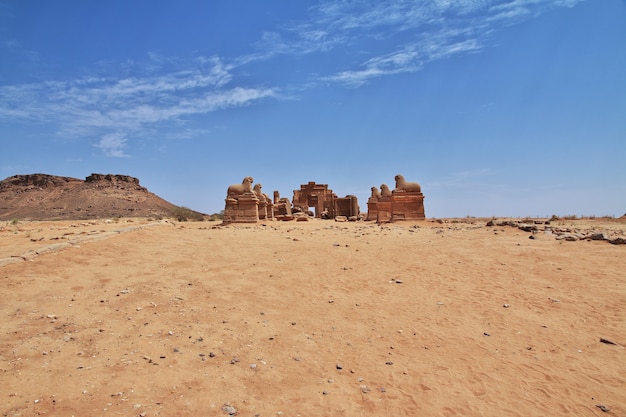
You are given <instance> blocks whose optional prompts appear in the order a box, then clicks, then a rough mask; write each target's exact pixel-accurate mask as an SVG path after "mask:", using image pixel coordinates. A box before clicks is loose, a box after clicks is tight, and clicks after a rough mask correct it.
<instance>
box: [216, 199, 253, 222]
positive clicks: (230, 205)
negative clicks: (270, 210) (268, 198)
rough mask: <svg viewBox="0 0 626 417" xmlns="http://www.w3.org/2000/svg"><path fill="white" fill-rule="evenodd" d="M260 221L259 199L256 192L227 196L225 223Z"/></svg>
mask: <svg viewBox="0 0 626 417" xmlns="http://www.w3.org/2000/svg"><path fill="white" fill-rule="evenodd" d="M258 221H259V199H258V198H257V196H256V195H254V193H243V194H240V195H238V196H236V197H228V198H226V208H225V209H224V224H230V223H257V222H258Z"/></svg>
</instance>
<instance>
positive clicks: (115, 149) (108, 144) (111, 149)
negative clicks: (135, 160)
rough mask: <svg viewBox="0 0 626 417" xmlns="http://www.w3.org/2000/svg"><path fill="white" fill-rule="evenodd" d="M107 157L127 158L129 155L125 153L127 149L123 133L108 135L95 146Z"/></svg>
mask: <svg viewBox="0 0 626 417" xmlns="http://www.w3.org/2000/svg"><path fill="white" fill-rule="evenodd" d="M95 147H96V148H98V149H100V151H102V153H103V154H104V155H106V156H112V157H115V158H125V157H128V155H127V154H126V153H125V152H124V148H126V137H125V136H124V135H123V134H121V133H108V134H106V135H104V136H102V138H100V141H99V142H98V143H97V144H96V145H95Z"/></svg>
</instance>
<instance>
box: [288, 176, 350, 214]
mask: <svg viewBox="0 0 626 417" xmlns="http://www.w3.org/2000/svg"><path fill="white" fill-rule="evenodd" d="M292 203H293V206H294V207H299V208H301V209H302V210H303V211H305V212H306V211H308V210H309V209H310V208H313V211H314V213H315V217H317V218H321V217H325V218H329V219H334V218H335V217H336V216H346V217H348V218H350V217H355V216H358V215H359V204H358V200H357V198H356V196H353V195H348V196H346V197H343V198H338V197H337V195H336V194H335V193H334V192H333V190H331V189H329V188H328V184H316V183H315V182H314V181H309V183H308V184H303V185H301V186H300V189H299V190H294V191H293V201H292ZM322 215H323V216H322Z"/></svg>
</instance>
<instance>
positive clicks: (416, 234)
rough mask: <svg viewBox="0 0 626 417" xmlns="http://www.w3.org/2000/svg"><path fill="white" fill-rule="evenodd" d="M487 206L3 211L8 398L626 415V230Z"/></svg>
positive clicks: (3, 359) (132, 412)
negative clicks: (563, 229) (251, 212)
mask: <svg viewBox="0 0 626 417" xmlns="http://www.w3.org/2000/svg"><path fill="white" fill-rule="evenodd" d="M485 223H486V221H482V220H464V221H450V222H447V223H437V222H433V221H428V220H427V221H420V222H401V223H394V224H387V225H376V224H374V223H371V222H354V223H339V222H334V221H323V220H311V221H307V222H295V221H291V222H267V223H265V224H256V225H249V226H247V225H237V224H234V225H231V226H228V227H216V225H217V224H216V223H213V222H198V223H191V222H189V223H176V222H169V221H153V220H147V219H146V220H137V219H135V220H132V221H130V220H120V221H116V222H111V221H109V222H105V221H100V220H99V221H93V222H80V221H76V222H71V221H62V222H32V223H29V222H26V223H17V224H11V223H5V224H3V225H0V315H1V316H0V317H1V321H0V326H1V333H0V335H1V337H0V386H2V389H1V390H0V412H1V414H2V415H3V416H33V415H50V416H72V415H74V416H118V415H120V416H158V415H160V416H207V415H211V416H228V415H229V414H231V415H235V414H236V415H238V416H280V415H282V416H426V415H428V416H503V415H504V416H546V415H576V416H589V415H615V416H624V415H626V350H625V349H624V347H623V345H624V344H626V246H625V245H611V244H609V243H607V242H605V241H576V242H568V241H563V240H561V241H558V240H556V239H555V238H554V237H553V236H549V235H545V234H542V233H539V234H537V235H536V236H535V237H536V238H535V239H529V236H530V233H527V232H523V231H521V230H519V229H516V228H512V227H500V226H496V227H486V226H485ZM592 223H593V224H592V225H591V226H592V227H595V228H599V229H602V228H607V229H611V230H618V231H619V232H620V233H623V231H624V228H625V224H624V223H619V222H609V221H605V222H602V221H600V220H596V221H595V222H592ZM601 340H603V341H601ZM607 341H610V342H613V343H614V344H610V343H606V342H607Z"/></svg>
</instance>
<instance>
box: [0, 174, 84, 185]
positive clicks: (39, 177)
mask: <svg viewBox="0 0 626 417" xmlns="http://www.w3.org/2000/svg"><path fill="white" fill-rule="evenodd" d="M68 182H80V180H79V179H77V178H71V177H60V176H58V175H48V174H26V175H20V174H18V175H14V176H12V177H9V178H7V179H5V180H2V181H0V188H9V187H15V186H18V187H20V186H21V187H39V188H46V187H58V186H62V185H64V184H67V183H68Z"/></svg>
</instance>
